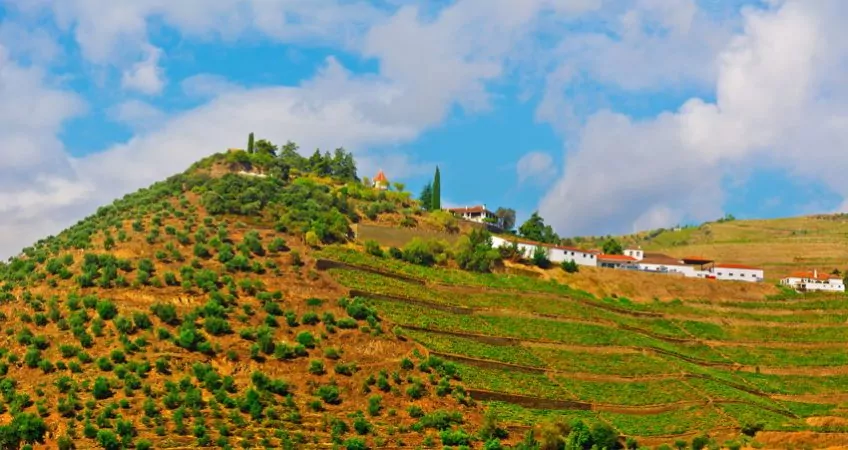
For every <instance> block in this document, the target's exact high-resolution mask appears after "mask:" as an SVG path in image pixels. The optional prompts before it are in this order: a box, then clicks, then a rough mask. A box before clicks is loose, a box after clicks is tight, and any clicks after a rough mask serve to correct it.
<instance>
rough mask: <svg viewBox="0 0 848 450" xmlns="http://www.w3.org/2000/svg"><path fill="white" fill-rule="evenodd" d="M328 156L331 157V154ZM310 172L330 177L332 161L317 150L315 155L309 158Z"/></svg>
mask: <svg viewBox="0 0 848 450" xmlns="http://www.w3.org/2000/svg"><path fill="white" fill-rule="evenodd" d="M327 156H329V153H328V154H327ZM330 159H332V158H330ZM309 170H310V171H312V172H313V173H317V174H318V175H330V161H328V160H327V158H326V157H325V156H324V155H322V154H321V150H319V149H317V148H316V149H315V153H313V154H312V156H310V157H309Z"/></svg>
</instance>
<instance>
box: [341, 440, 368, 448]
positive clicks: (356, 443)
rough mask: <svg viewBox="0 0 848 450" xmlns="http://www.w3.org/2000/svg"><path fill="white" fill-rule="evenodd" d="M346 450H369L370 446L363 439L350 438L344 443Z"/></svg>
mask: <svg viewBox="0 0 848 450" xmlns="http://www.w3.org/2000/svg"><path fill="white" fill-rule="evenodd" d="M344 448H345V450H367V449H368V445H366V444H365V440H363V439H362V438H350V439H347V440H346V441H344Z"/></svg>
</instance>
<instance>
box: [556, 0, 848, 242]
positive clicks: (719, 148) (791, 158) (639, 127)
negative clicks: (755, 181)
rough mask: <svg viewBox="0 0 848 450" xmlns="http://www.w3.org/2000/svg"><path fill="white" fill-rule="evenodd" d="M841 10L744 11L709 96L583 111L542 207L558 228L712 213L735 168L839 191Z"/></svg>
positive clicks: (797, 6)
mask: <svg viewBox="0 0 848 450" xmlns="http://www.w3.org/2000/svg"><path fill="white" fill-rule="evenodd" d="M846 13H848V7H846V5H845V4H844V2H841V1H820V2H801V1H791V0H787V1H786V2H784V3H782V4H781V5H780V6H779V7H776V8H775V9H771V10H766V11H763V10H753V9H749V10H746V11H745V13H744V30H743V31H742V32H741V33H740V34H738V35H736V36H735V37H734V38H733V39H732V40H731V41H730V42H729V43H728V44H727V46H726V47H725V48H724V49H723V50H722V51H721V52H720V53H719V55H718V56H717V58H716V67H717V69H716V70H717V72H716V73H717V75H716V85H715V92H716V101H715V102H714V103H710V102H706V101H704V100H701V99H698V98H693V99H691V100H690V101H688V102H686V104H684V105H683V106H682V107H681V108H680V109H679V110H678V111H676V112H674V113H665V114H662V115H660V116H659V117H657V118H654V119H650V120H644V121H633V120H631V119H629V118H627V117H625V116H622V115H620V114H615V113H613V112H601V113H598V114H596V115H594V116H593V117H591V118H590V119H588V122H587V124H586V126H585V127H584V128H583V129H582V131H581V134H580V137H579V143H578V144H577V145H576V148H575V150H574V151H571V152H569V153H568V154H567V156H566V163H565V169H564V172H563V176H562V177H561V178H560V180H559V181H558V182H557V183H556V185H555V186H554V187H553V188H552V189H551V191H550V192H549V193H548V194H547V195H546V197H545V198H544V199H543V200H542V203H541V210H542V212H543V213H544V214H545V215H546V217H549V220H551V222H553V223H554V224H555V225H556V226H557V227H558V229H559V230H560V231H561V232H564V233H568V234H571V233H574V234H605V233H608V232H622V231H630V230H631V229H632V227H633V226H636V225H638V226H641V227H656V226H661V225H671V224H674V223H676V222H678V221H680V220H681V219H683V218H687V219H692V220H703V219H709V218H714V217H716V216H718V215H719V214H720V212H721V205H722V202H723V193H722V185H721V177H722V174H724V173H726V172H727V171H728V170H731V168H732V166H734V165H737V164H748V165H752V166H760V167H762V166H764V165H766V164H768V165H772V166H778V167H782V168H785V169H786V170H788V171H790V172H791V173H793V174H795V175H798V176H802V177H803V176H806V177H816V178H818V179H820V180H822V181H824V182H825V183H827V184H828V186H829V187H830V188H831V189H834V190H835V191H837V192H838V193H839V194H840V195H843V196H844V197H848V178H846V177H845V176H844V173H846V170H848V158H845V157H844V155H843V149H844V148H845V144H846V143H848V128H846V127H844V125H845V124H846V123H848V122H846V120H848V101H846V100H848V97H846V93H848V92H846V88H845V87H844V86H845V83H844V81H845V80H844V77H845V73H846V72H845V67H844V65H845V61H846V59H847V58H848V45H847V44H846V43H845V42H846V41H845V39H844V38H845V31H843V29H844V27H842V26H841V23H842V20H844V19H845V18H846V17H847V16H848V15H847V14H846ZM811 152H813V153H812V154H814V155H815V156H814V157H811V156H812V154H811ZM823 161H827V163H823Z"/></svg>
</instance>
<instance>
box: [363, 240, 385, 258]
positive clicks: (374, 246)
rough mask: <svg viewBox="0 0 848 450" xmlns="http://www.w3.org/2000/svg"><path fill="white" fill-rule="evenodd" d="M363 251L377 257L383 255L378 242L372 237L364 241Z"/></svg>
mask: <svg viewBox="0 0 848 450" xmlns="http://www.w3.org/2000/svg"><path fill="white" fill-rule="evenodd" d="M365 252H366V253H368V254H369V255H374V256H376V257H378V258H382V257H383V249H382V248H380V244H379V243H377V241H375V240H373V239H369V240H367V241H365Z"/></svg>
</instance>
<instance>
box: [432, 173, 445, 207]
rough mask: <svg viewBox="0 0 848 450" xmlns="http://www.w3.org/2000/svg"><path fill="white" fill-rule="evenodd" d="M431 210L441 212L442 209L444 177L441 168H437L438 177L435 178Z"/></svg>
mask: <svg viewBox="0 0 848 450" xmlns="http://www.w3.org/2000/svg"><path fill="white" fill-rule="evenodd" d="M432 197H433V198H432V199H431V206H430V209H431V210H432V211H439V210H441V209H442V176H441V174H440V173H439V166H436V176H434V177H433V193H432Z"/></svg>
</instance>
